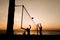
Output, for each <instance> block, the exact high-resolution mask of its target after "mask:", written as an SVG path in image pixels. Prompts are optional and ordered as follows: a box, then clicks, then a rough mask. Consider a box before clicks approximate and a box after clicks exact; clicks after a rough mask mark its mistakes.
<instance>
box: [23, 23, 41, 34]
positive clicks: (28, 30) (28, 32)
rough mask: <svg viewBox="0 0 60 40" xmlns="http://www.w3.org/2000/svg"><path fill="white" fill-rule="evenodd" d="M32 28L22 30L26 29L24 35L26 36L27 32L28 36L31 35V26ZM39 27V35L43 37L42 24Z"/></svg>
mask: <svg viewBox="0 0 60 40" xmlns="http://www.w3.org/2000/svg"><path fill="white" fill-rule="evenodd" d="M29 27H30V28H26V29H25V28H22V29H24V30H25V31H24V32H23V35H26V32H27V35H30V29H31V25H29ZM37 27H38V28H39V34H40V35H42V25H41V23H40V24H37Z"/></svg>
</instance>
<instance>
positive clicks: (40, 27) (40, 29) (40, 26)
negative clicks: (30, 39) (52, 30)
mask: <svg viewBox="0 0 60 40" xmlns="http://www.w3.org/2000/svg"><path fill="white" fill-rule="evenodd" d="M39 31H40V35H42V25H41V23H40V24H39Z"/></svg>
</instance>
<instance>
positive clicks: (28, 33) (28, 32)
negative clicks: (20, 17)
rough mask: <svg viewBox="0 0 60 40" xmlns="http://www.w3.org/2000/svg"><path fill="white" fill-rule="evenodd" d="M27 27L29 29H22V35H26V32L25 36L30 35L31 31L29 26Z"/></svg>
mask: <svg viewBox="0 0 60 40" xmlns="http://www.w3.org/2000/svg"><path fill="white" fill-rule="evenodd" d="M29 27H30V28H27V29H25V28H22V29H24V30H25V31H24V33H23V35H26V32H27V35H30V29H31V26H30V25H29Z"/></svg>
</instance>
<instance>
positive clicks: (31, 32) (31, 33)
mask: <svg viewBox="0 0 60 40" xmlns="http://www.w3.org/2000/svg"><path fill="white" fill-rule="evenodd" d="M23 32H24V31H22V30H14V35H23ZM0 34H6V30H0ZM26 34H27V32H26ZM30 35H37V31H35V30H31V31H30ZM38 35H39V32H38ZM42 35H60V31H58V30H43V31H42Z"/></svg>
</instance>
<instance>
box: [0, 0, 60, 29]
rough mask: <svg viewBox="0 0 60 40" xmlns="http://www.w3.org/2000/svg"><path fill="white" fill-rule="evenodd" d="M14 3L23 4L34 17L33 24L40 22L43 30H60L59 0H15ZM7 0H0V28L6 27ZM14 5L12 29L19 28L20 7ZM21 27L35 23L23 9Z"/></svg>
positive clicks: (33, 26) (34, 27) (33, 27)
mask: <svg viewBox="0 0 60 40" xmlns="http://www.w3.org/2000/svg"><path fill="white" fill-rule="evenodd" d="M15 4H16V5H22V4H23V5H24V6H25V7H26V9H27V10H28V12H29V14H30V15H31V16H32V17H34V19H33V20H34V22H35V24H38V23H41V24H42V27H43V30H60V0H16V3H15ZM8 7H9V0H0V29H4V30H5V29H6V28H7V18H8ZM21 8H22V7H15V16H14V29H20V26H21V11H22V9H21ZM23 15H24V19H23V27H25V26H27V27H29V26H28V25H29V24H30V25H31V26H32V29H36V26H35V24H34V23H33V22H32V20H31V19H30V18H29V16H28V15H27V14H26V12H25V10H24V14H23Z"/></svg>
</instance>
